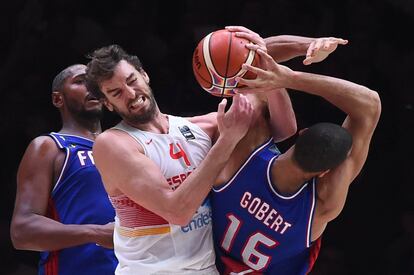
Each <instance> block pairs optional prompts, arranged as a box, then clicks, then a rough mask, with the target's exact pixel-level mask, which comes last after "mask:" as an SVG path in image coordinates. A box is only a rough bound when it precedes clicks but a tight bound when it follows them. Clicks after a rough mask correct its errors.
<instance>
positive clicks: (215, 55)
mask: <svg viewBox="0 0 414 275" xmlns="http://www.w3.org/2000/svg"><path fill="white" fill-rule="evenodd" d="M248 43H250V41H249V40H247V39H245V38H240V37H236V36H235V33H234V32H230V31H228V30H218V31H215V32H212V33H210V34H208V35H207V36H205V37H204V38H203V39H202V40H201V41H200V42H199V43H198V45H197V48H196V49H195V50H194V53H193V72H194V75H195V78H196V79H197V82H198V83H199V84H200V85H201V87H202V88H203V89H204V90H206V91H207V92H209V93H210V94H212V95H214V96H220V97H222V96H223V97H230V96H233V95H234V91H233V89H234V88H236V87H240V85H238V83H237V81H236V79H235V78H236V77H237V76H239V77H243V78H246V79H253V78H255V77H256V75H255V74H253V73H251V72H246V70H243V69H242V67H241V66H242V64H243V63H247V64H250V65H253V66H257V64H258V61H259V56H258V55H257V54H256V52H255V51H253V50H249V49H248V48H246V47H245V45H246V44H248Z"/></svg>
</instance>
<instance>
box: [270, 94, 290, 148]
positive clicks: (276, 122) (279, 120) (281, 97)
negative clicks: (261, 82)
mask: <svg viewBox="0 0 414 275" xmlns="http://www.w3.org/2000/svg"><path fill="white" fill-rule="evenodd" d="M266 97H267V100H268V108H269V112H270V126H271V130H272V135H273V139H274V140H275V141H276V142H280V141H283V140H285V139H287V138H289V137H291V136H292V135H294V134H295V133H296V131H297V124H296V116H295V112H294V111H293V107H292V102H291V101H290V98H289V95H288V93H287V91H286V90H285V89H277V90H273V91H270V92H266Z"/></svg>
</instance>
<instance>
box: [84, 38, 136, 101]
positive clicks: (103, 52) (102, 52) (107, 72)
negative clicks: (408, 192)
mask: <svg viewBox="0 0 414 275" xmlns="http://www.w3.org/2000/svg"><path fill="white" fill-rule="evenodd" d="M87 57H88V58H89V59H90V61H89V63H88V65H87V68H86V86H87V88H88V90H89V91H90V92H91V93H92V94H93V95H94V96H95V97H96V98H103V97H105V95H104V94H103V93H102V91H101V90H100V89H99V83H100V82H101V81H103V80H107V79H109V78H111V77H112V76H113V74H114V70H115V67H116V65H118V63H119V62H120V61H121V60H125V61H127V62H128V63H129V64H131V65H132V66H134V67H135V69H137V70H138V71H141V70H142V69H143V67H142V63H141V61H140V60H139V58H138V57H137V56H136V55H130V54H128V53H127V52H126V51H124V50H123V49H122V48H121V47H120V46H119V45H115V44H114V45H109V46H105V47H102V48H99V49H97V50H95V51H94V52H93V53H91V54H89V55H88V56H87Z"/></svg>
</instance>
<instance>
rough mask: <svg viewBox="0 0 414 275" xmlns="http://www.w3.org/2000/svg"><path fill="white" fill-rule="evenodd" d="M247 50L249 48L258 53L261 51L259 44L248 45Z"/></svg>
mask: <svg viewBox="0 0 414 275" xmlns="http://www.w3.org/2000/svg"><path fill="white" fill-rule="evenodd" d="M246 48H248V49H249V50H253V51H257V50H258V49H260V46H259V45H257V44H253V43H248V44H246Z"/></svg>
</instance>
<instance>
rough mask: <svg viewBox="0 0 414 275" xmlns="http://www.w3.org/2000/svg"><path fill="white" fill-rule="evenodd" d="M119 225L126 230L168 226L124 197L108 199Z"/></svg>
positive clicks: (162, 220) (165, 222)
mask: <svg viewBox="0 0 414 275" xmlns="http://www.w3.org/2000/svg"><path fill="white" fill-rule="evenodd" d="M109 198H110V200H111V202H112V205H113V206H114V208H115V211H116V215H117V216H118V218H119V222H120V225H121V226H123V227H128V228H136V227H141V226H153V225H165V224H169V223H168V222H167V221H166V220H165V219H164V218H162V217H160V216H158V215H157V214H155V213H153V212H151V211H149V210H148V209H146V208H144V207H142V206H141V205H139V204H137V203H136V202H134V201H133V200H131V199H130V198H128V197H127V196H125V195H121V196H116V197H109Z"/></svg>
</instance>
